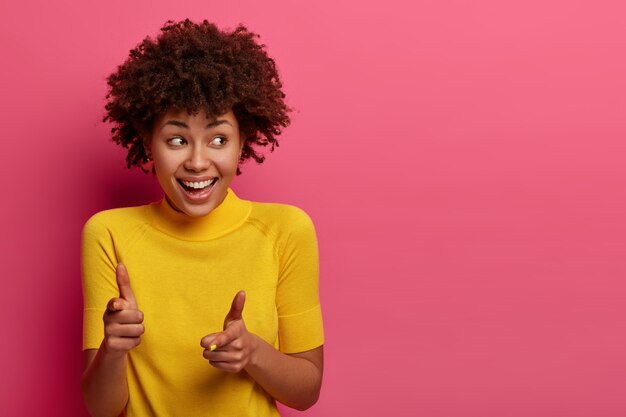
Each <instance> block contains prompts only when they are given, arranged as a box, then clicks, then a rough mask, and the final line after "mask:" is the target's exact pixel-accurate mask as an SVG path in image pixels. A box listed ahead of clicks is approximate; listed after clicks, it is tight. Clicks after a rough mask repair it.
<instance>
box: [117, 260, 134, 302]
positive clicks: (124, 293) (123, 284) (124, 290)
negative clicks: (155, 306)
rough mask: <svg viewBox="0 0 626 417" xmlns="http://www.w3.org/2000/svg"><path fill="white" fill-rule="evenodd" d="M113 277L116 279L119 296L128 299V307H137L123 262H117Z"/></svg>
mask: <svg viewBox="0 0 626 417" xmlns="http://www.w3.org/2000/svg"><path fill="white" fill-rule="evenodd" d="M115 278H116V280H117V288H119V290H120V298H123V299H124V300H126V301H128V303H129V304H130V308H137V301H136V300H135V294H133V289H132V288H131V287H130V278H129V277H128V271H127V270H126V267H125V266H124V264H122V263H119V264H117V269H116V270H115Z"/></svg>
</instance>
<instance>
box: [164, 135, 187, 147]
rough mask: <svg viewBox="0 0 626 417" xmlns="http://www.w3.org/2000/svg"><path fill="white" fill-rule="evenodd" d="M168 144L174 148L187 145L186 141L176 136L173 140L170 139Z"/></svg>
mask: <svg viewBox="0 0 626 417" xmlns="http://www.w3.org/2000/svg"><path fill="white" fill-rule="evenodd" d="M167 144H168V145H172V146H183V145H184V144H185V139H183V138H181V137H180V136H175V137H173V138H171V139H168V141H167Z"/></svg>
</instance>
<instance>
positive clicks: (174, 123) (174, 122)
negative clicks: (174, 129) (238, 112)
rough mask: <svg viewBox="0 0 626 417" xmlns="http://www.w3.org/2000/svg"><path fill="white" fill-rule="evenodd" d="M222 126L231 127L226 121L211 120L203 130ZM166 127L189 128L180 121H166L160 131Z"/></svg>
mask: <svg viewBox="0 0 626 417" xmlns="http://www.w3.org/2000/svg"><path fill="white" fill-rule="evenodd" d="M223 124H227V125H229V126H231V127H232V125H231V124H230V122H229V121H228V120H225V119H217V120H213V121H212V122H209V123H208V124H207V125H206V126H205V127H204V128H205V129H211V128H214V127H216V126H219V125H223ZM167 125H172V126H178V127H182V128H184V129H189V126H188V125H187V123H185V122H182V121H180V120H168V121H167V122H165V123H163V126H161V129H163V128H164V127H165V126H167Z"/></svg>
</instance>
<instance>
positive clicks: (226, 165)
mask: <svg viewBox="0 0 626 417" xmlns="http://www.w3.org/2000/svg"><path fill="white" fill-rule="evenodd" d="M215 165H216V166H217V168H218V170H219V171H220V173H221V174H222V175H224V176H225V175H232V174H233V173H235V172H237V166H238V165H239V152H237V153H233V154H230V155H228V156H224V157H222V158H220V159H216V160H215Z"/></svg>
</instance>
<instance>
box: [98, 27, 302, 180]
mask: <svg viewBox="0 0 626 417" xmlns="http://www.w3.org/2000/svg"><path fill="white" fill-rule="evenodd" d="M258 37H259V36H258V35H256V34H254V33H252V32H250V31H248V29H247V28H246V27H245V26H243V25H240V26H238V27H237V28H236V29H235V30H234V31H231V32H228V31H221V30H219V29H218V28H217V27H216V26H215V25H214V24H212V23H209V22H208V21H206V20H205V21H203V22H202V23H200V24H197V23H194V22H191V21H190V20H189V19H187V20H184V21H181V22H173V21H168V22H167V23H166V24H165V25H164V26H163V27H162V28H161V33H160V34H159V36H157V37H156V38H155V39H153V38H150V37H146V38H145V39H144V40H143V42H141V43H140V44H139V45H138V46H137V47H136V48H134V49H132V50H131V51H130V53H129V57H128V59H127V60H126V62H124V63H123V64H122V65H120V66H119V67H118V68H117V71H116V72H114V73H113V74H111V75H110V76H109V78H108V79H107V82H108V85H109V92H108V94H107V96H106V99H107V102H106V105H105V109H106V115H105V117H104V121H105V122H106V121H109V122H112V123H113V124H114V126H113V128H112V129H111V133H112V135H113V140H114V141H115V142H116V143H118V144H120V145H122V146H123V147H124V148H126V149H127V150H128V154H127V156H126V163H127V165H128V167H129V168H130V167H132V166H138V167H140V168H142V169H143V170H144V171H147V170H146V169H145V167H144V165H145V163H146V162H147V160H148V155H147V154H146V150H145V147H144V140H147V139H149V136H150V134H151V132H152V126H153V124H154V122H155V120H156V119H157V118H159V117H160V116H161V115H163V114H165V113H166V112H167V111H168V110H170V109H176V110H187V111H188V112H189V113H190V114H197V113H198V112H199V111H200V110H201V109H204V110H205V111H206V112H207V114H208V115H209V116H212V117H216V116H219V115H221V114H223V113H226V112H228V111H229V110H230V109H232V110H233V113H234V114H235V117H236V118H237V121H238V123H239V128H240V133H241V137H242V140H244V145H243V150H242V153H241V159H240V160H241V161H245V160H247V159H249V158H252V159H254V160H255V161H256V162H258V163H261V162H263V160H264V156H263V155H261V154H259V153H258V149H255V148H258V147H265V146H268V145H270V146H271V148H270V150H274V147H275V146H278V141H277V139H276V136H278V135H279V134H280V133H281V131H282V129H283V128H285V127H286V126H288V125H289V122H290V119H289V114H288V113H289V110H290V109H289V108H288V107H287V105H286V104H285V94H284V93H283V91H282V83H281V81H280V78H279V76H278V71H277V69H276V65H275V63H274V60H273V59H272V58H270V57H269V56H268V55H267V53H266V51H265V49H264V48H265V45H262V44H259V43H257V42H256V40H257V38H258Z"/></svg>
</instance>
